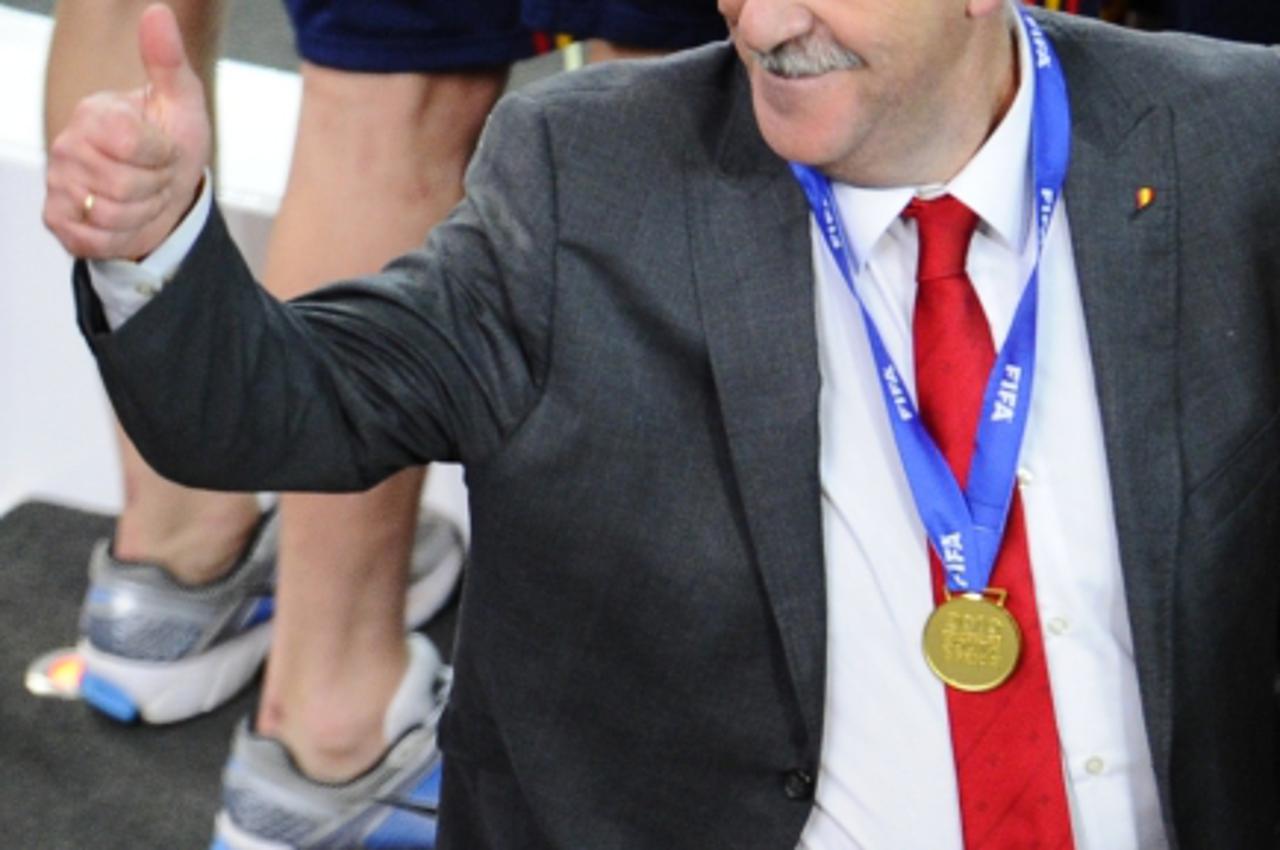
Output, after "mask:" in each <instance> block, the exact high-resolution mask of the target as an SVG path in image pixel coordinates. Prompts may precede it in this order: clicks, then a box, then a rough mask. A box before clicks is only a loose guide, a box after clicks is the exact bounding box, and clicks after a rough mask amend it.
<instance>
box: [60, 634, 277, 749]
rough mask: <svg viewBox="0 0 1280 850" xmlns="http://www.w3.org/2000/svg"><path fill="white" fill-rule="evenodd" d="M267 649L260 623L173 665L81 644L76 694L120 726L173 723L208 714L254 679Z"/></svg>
mask: <svg viewBox="0 0 1280 850" xmlns="http://www.w3.org/2000/svg"><path fill="white" fill-rule="evenodd" d="M270 645H271V624H270V623H263V624H262V625H259V626H256V627H254V628H253V629H251V630H250V631H248V632H245V633H244V634H242V635H238V636H236V637H235V638H233V639H232V640H229V641H227V642H226V643H224V644H221V645H219V646H217V647H215V648H214V649H212V650H210V651H209V652H203V653H201V654H199V655H196V656H193V657H191V658H184V659H180V660H178V661H137V660H134V659H129V658H121V657H120V656H118V655H111V654H109V653H105V652H102V651H101V650H99V649H97V648H95V647H94V646H93V645H92V644H90V643H89V642H88V641H87V640H83V639H82V640H81V641H80V643H79V644H77V646H76V651H77V652H79V653H80V657H81V658H83V659H84V668H85V674H84V680H83V682H82V683H81V695H82V696H83V697H84V700H85V702H87V703H89V704H90V705H91V706H93V707H94V708H96V709H98V710H99V711H101V712H102V713H104V714H106V715H108V716H110V717H113V718H115V719H116V720H119V721H121V722H124V723H132V722H134V721H136V720H142V721H144V722H146V723H155V724H163V723H176V722H178V721H180V720H186V719H188V718H191V717H195V716H196V715H198V714H203V713H205V712H207V711H211V710H213V709H215V708H217V707H218V706H220V705H222V704H223V703H224V702H226V701H227V700H229V699H231V697H233V696H235V694H236V693H237V692H239V691H240V689H241V688H243V687H244V686H245V685H247V684H248V683H249V680H250V679H252V678H253V675H254V673H256V672H257V670H258V667H259V666H260V665H261V664H262V659H264V658H265V657H266V655H267V648H268V647H269V646H270Z"/></svg>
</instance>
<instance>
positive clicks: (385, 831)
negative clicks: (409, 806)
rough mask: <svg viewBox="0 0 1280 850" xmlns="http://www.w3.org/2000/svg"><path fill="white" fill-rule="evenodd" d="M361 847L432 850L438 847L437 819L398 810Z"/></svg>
mask: <svg viewBox="0 0 1280 850" xmlns="http://www.w3.org/2000/svg"><path fill="white" fill-rule="evenodd" d="M360 846H361V848H363V850H411V848H412V850H419V848H421V850H430V848H433V847H435V846H436V821H435V818H433V817H428V816H427V815H422V814H417V813H415V812H406V811H403V810H401V809H397V810H396V811H394V812H392V813H391V815H390V817H388V818H387V819H386V820H385V821H383V822H382V825H381V826H379V827H378V828H377V829H376V830H374V831H373V832H372V833H371V834H370V835H368V836H366V837H365V839H364V841H363V842H362V843H361V845H360Z"/></svg>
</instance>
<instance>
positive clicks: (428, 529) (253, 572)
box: [77, 510, 465, 723]
mask: <svg viewBox="0 0 1280 850" xmlns="http://www.w3.org/2000/svg"><path fill="white" fill-rule="evenodd" d="M278 536H279V520H278V516H277V513H276V511H274V510H272V511H269V512H267V513H265V514H264V515H263V518H262V521H261V522H260V523H259V526H258V528H257V530H256V531H255V532H254V535H253V537H252V539H251V540H250V542H249V544H248V545H247V546H246V547H245V551H244V554H243V555H242V556H241V558H240V560H239V561H237V562H236V564H235V565H234V566H233V567H232V568H231V571H230V572H229V573H228V574H227V575H225V576H223V577H222V578H220V579H218V580H216V581H214V582H210V583H208V584H202V585H195V586H192V585H184V584H181V583H179V582H177V581H175V580H174V579H173V577H172V576H171V575H170V574H169V573H168V572H167V571H166V570H165V569H164V568H163V567H160V566H159V565H156V564H146V563H130V562H126V561H122V560H120V559H118V558H116V557H115V556H114V555H112V554H111V549H110V545H109V542H108V541H106V540H101V541H99V542H98V543H97V545H96V546H95V547H94V550H93V553H92V555H91V556H90V559H89V590H88V592H87V593H86V595H85V602H84V606H83V608H82V610H81V614H80V634H81V638H80V642H79V644H78V645H77V650H78V651H79V653H80V655H81V657H82V658H83V659H84V665H85V674H84V678H83V680H82V682H81V689H80V690H81V696H82V697H83V698H84V700H85V701H86V702H88V703H89V704H90V705H91V706H93V707H94V708H96V709H98V710H99V711H101V712H103V713H104V714H107V715H109V716H111V717H114V718H115V719H117V720H120V721H122V722H126V723H128V722H133V721H135V720H142V721H145V722H147V723H173V722H176V721H179V720H185V719H187V718H190V717H194V716H196V715H198V714H202V713H204V712H207V711H212V710H213V709H215V708H217V707H218V706H220V705H222V704H223V703H225V702H226V701H227V700H229V699H231V697H233V696H235V694H236V693H238V692H239V691H240V690H241V689H242V688H243V687H244V686H245V685H246V684H247V683H248V682H249V680H250V679H252V678H253V676H254V674H255V673H256V672H257V670H258V667H259V666H260V665H261V664H262V661H263V659H264V658H265V657H266V654H267V650H268V648H269V646H270V643H271V622H272V617H273V615H274V613H275V565H276V552H277V549H278ZM464 560H465V549H464V547H463V542H462V535H461V532H460V531H459V530H458V529H457V527H456V526H454V525H453V523H452V522H450V521H449V520H447V519H445V518H443V517H441V516H439V515H438V514H434V513H430V512H427V511H423V512H421V513H420V514H419V521H418V528H417V532H416V537H415V542H414V549H413V553H412V556H411V561H410V575H409V590H408V598H407V602H406V610H405V620H406V625H407V626H408V627H410V628H416V627H417V626H419V625H421V624H423V623H425V622H426V621H428V620H429V619H430V618H431V617H433V616H434V615H435V614H436V613H437V612H438V611H439V610H440V609H441V608H442V607H443V606H444V605H445V603H446V602H448V600H449V598H450V597H451V595H452V593H453V589H454V587H455V586H456V584H457V581H458V576H459V575H460V573H461V571H462V565H463V561H464Z"/></svg>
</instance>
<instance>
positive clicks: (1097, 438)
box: [90, 27, 1167, 850]
mask: <svg viewBox="0 0 1280 850" xmlns="http://www.w3.org/2000/svg"><path fill="white" fill-rule="evenodd" d="M1016 29H1017V30H1018V43H1019V53H1020V64H1021V74H1020V81H1021V82H1020V87H1019V90H1018V93H1017V95H1016V98H1015V100H1014V103H1013V105H1012V106H1011V107H1010V110H1009V112H1008V113H1007V115H1006V116H1005V118H1004V120H1003V121H1002V122H1001V124H1000V126H999V127H998V128H997V130H996V131H995V133H993V134H992V136H991V137H990V138H989V139H988V140H987V142H986V143H985V144H984V146H983V147H982V149H981V150H980V151H979V152H978V154H977V155H976V156H975V157H974V158H973V160H972V161H970V163H969V164H968V165H967V166H966V167H965V169H964V170H963V171H962V172H961V173H960V174H959V175H958V176H957V177H956V178H955V179H954V180H953V181H951V183H949V184H948V185H947V186H946V187H932V190H933V191H939V190H940V189H945V191H947V192H950V193H951V194H953V195H955V196H956V197H957V198H959V199H960V200H961V201H963V202H964V203H965V204H967V205H968V206H969V207H970V208H971V209H973V210H974V211H975V212H976V213H977V214H978V216H979V217H980V224H979V228H978V232H977V234H976V235H975V237H974V240H973V244H972V247H971V249H970V253H969V265H968V269H969V275H970V277H971V278H972V280H973V283H974V287H975V288H976V290H977V293H978V297H979V299H980V300H981V302H982V305H983V308H984V309H985V311H986V314H987V319H988V321H989V322H990V325H991V332H992V338H993V339H994V341H995V343H996V345H997V346H998V345H1000V344H1001V343H1003V341H1004V338H1005V335H1006V333H1007V330H1008V327H1009V324H1010V322H1011V321H1012V317H1013V312H1014V309H1015V307H1016V305H1017V302H1018V299H1019V297H1020V296H1021V293H1022V290H1023V286H1024V284H1025V282H1026V281H1027V278H1028V275H1029V272H1030V269H1031V267H1032V265H1033V263H1034V260H1035V252H1036V244H1035V243H1036V239H1035V236H1034V233H1033V230H1032V215H1033V210H1032V206H1031V203H1030V199H1031V198H1030V193H1031V186H1030V181H1029V179H1028V178H1029V174H1028V170H1029V158H1028V146H1029V137H1030V121H1031V108H1032V103H1031V101H1032V93H1033V87H1034V76H1033V73H1032V70H1031V64H1030V61H1031V60H1030V54H1029V50H1028V46H1027V43H1026V38H1025V36H1024V35H1023V34H1022V31H1021V27H1016ZM208 184H209V181H208V180H207V179H206V181H205V189H204V191H203V194H202V196H201V198H200V200H199V202H198V203H197V204H196V205H195V206H194V207H193V209H192V211H191V213H190V214H189V215H188V217H187V219H186V220H185V221H184V222H183V224H182V225H181V226H180V227H179V229H178V230H177V231H175V233H174V234H173V235H172V236H170V238H169V239H168V240H166V242H165V244H164V245H163V246H162V247H161V248H160V249H159V250H158V251H157V252H156V253H155V254H153V255H151V257H149V258H148V259H147V260H146V261H145V262H144V263H143V264H141V265H139V264H135V263H128V262H107V263H100V262H94V263H90V274H91V279H92V282H93V286H94V288H95V290H96V291H97V293H98V295H99V297H100V298H101V300H102V301H103V304H104V309H105V313H106V316H107V319H108V321H109V323H110V324H111V326H112V327H113V328H114V327H118V326H119V325H120V324H121V323H123V322H124V321H126V320H127V319H128V317H129V316H131V315H132V314H133V313H134V312H136V311H137V310H138V309H140V308H141V306H142V305H143V304H145V303H146V300H147V299H148V298H149V297H150V296H151V295H152V294H154V292H155V291H157V290H158V289H159V287H160V286H162V285H163V281H164V280H165V279H166V278H167V277H168V276H169V275H170V274H172V272H173V271H174V270H175V269H176V268H177V266H178V264H179V262H180V261H181V258H182V257H183V256H185V254H186V252H187V251H188V250H189V249H190V247H191V245H192V244H193V242H194V241H195V238H196V236H197V235H198V233H199V231H200V228H201V227H203V225H204V222H205V220H206V218H207V216H208V212H209V204H210V192H209V187H208ZM835 191H836V197H837V200H838V202H839V204H840V208H841V211H842V213H843V215H844V219H845V224H846V227H847V229H848V234H849V237H850V240H851V242H852V247H853V251H854V255H855V257H857V258H858V260H859V261H860V266H859V273H858V276H857V287H858V292H859V295H860V297H861V298H862V299H863V301H864V303H865V304H866V305H867V309H868V310H869V311H870V312H871V314H872V316H873V318H874V319H875V321H876V324H877V326H878V328H879V329H880V333H881V334H882V336H883V337H884V342H885V345H886V347H887V349H888V351H889V353H890V355H891V356H892V357H893V359H894V361H895V362H896V363H897V364H898V366H899V371H900V372H901V374H902V376H903V378H904V381H905V383H906V384H907V385H908V388H909V391H910V392H912V393H913V394H914V380H913V375H914V369H913V364H912V354H911V312H912V305H913V302H914V299H915V288H916V284H915V271H916V233H915V226H914V224H910V223H907V222H906V221H904V220H903V219H901V218H900V216H899V214H900V213H901V211H902V209H903V207H905V206H906V204H907V202H908V201H909V200H910V199H911V197H912V195H913V194H914V193H915V192H916V191H917V190H916V189H913V188H911V187H908V188H902V189H890V190H869V189H859V188H855V187H852V186H845V185H837V186H836V188H835ZM812 250H813V257H814V267H815V273H816V286H817V293H816V301H817V333H818V352H819V360H820V370H821V374H822V395H821V407H820V423H819V424H820V432H821V439H822V446H821V482H822V520H823V532H824V545H825V552H826V563H825V569H826V579H827V605H828V646H827V702H826V711H825V718H826V723H825V729H824V740H823V748H822V753H821V764H820V765H819V771H818V781H817V790H816V805H815V807H814V811H813V815H812V817H811V818H810V820H809V823H808V825H807V827H806V829H805V831H804V834H803V836H802V837H801V841H800V848H801V850H961V848H962V846H963V844H962V838H961V827H960V813H959V806H958V798H957V790H956V780H955V768H954V765H953V762H952V754H951V741H950V737H949V731H948V723H947V707H946V699H945V695H944V691H943V685H942V684H941V683H940V682H939V681H938V680H937V679H935V678H934V677H933V675H932V674H931V673H930V672H929V669H928V667H927V666H926V664H925V661H924V656H923V653H922V650H921V636H922V633H923V630H924V624H925V619H926V618H927V617H928V615H929V614H930V612H931V611H932V610H933V595H932V590H931V588H930V577H929V564H928V558H927V552H926V548H925V532H924V528H923V526H922V525H921V523H920V520H919V518H918V515H917V511H916V508H915V505H914V503H913V501H912V496H911V493H910V491H909V489H908V485H907V480H906V477H905V475H904V473H903V470H902V465H901V462H900V460H899V456H898V452H897V448H896V446H895V445H894V442H893V436H892V434H891V432H890V429H889V422H888V418H887V414H886V411H885V408H884V402H883V400H882V397H881V395H880V389H879V384H878V383H877V378H876V374H875V368H874V364H873V362H872V359H871V355H870V349H869V347H868V343H867V339H866V332H865V330H864V328H863V324H862V319H861V317H860V315H859V313H858V310H857V306H856V304H855V302H854V300H853V298H852V297H851V296H850V293H849V292H848V290H847V288H846V285H845V283H844V279H843V278H842V277H841V275H840V272H839V270H838V269H837V268H836V266H835V265H834V263H833V261H832V259H831V257H830V255H829V253H828V251H827V248H826V245H825V243H824V242H823V241H822V238H821V235H820V233H819V232H818V230H817V229H816V228H813V229H812ZM1040 278H1041V283H1040V286H1041V292H1040V313H1039V321H1038V334H1039V349H1038V357H1037V362H1036V376H1035V390H1034V392H1035V395H1034V398H1033V399H1032V406H1031V414H1030V417H1029V421H1028V424H1027V430H1026V437H1025V440H1024V443H1023V447H1022V454H1021V469H1020V471H1019V481H1020V485H1019V486H1020V487H1021V492H1022V499H1023V504H1024V506H1025V509H1026V518H1027V531H1028V535H1029V540H1030V553H1031V564H1032V573H1033V577H1034V580H1035V586H1036V596H1037V604H1038V608H1039V611H1040V620H1041V623H1042V624H1043V625H1044V630H1045V631H1044V641H1045V648H1046V653H1047V656H1048V666H1049V673H1050V679H1051V684H1052V689H1053V698H1054V705H1055V708H1056V713H1057V721H1058V728H1059V732H1060V734H1061V738H1062V752H1063V766H1062V767H1063V771H1064V776H1065V778H1066V787H1067V794H1068V799H1069V801H1070V805H1071V815H1072V824H1073V829H1074V832H1075V838H1076V846H1077V848H1078V850H1139V848H1140V850H1162V848H1165V847H1167V841H1166V839H1165V837H1164V833H1163V828H1162V826H1161V821H1160V809H1159V803H1158V800H1157V796H1156V787H1155V777H1154V774H1153V772H1152V767H1151V757H1150V754H1149V752H1148V748H1147V741H1146V736H1145V731H1144V724H1143V720H1142V711H1141V705H1140V704H1139V697H1138V682H1137V673H1136V669H1135V667H1134V663H1133V645H1132V639H1131V635H1130V628H1129V618H1128V613H1127V610H1126V608H1125V596H1124V585H1123V581H1122V578H1121V574H1120V564H1119V553H1118V548H1117V542H1116V532H1115V528H1114V525H1113V520H1112V510H1111V491H1110V484H1109V480H1108V476H1107V467H1106V456H1105V450H1104V445H1103V441H1102V427H1101V420H1100V418H1099V412H1098V402H1097V398H1096V395H1095V390H1094V381H1093V371H1092V368H1091V363H1090V359H1089V349H1088V340H1087V337H1086V329H1085V326H1084V316H1083V311H1082V308H1081V304H1080V296H1079V287H1078V282H1077V280H1076V272H1075V265H1074V261H1073V258H1072V253H1071V239H1070V231H1069V227H1068V222H1067V216H1066V213H1065V211H1064V209H1063V207H1062V205H1061V204H1060V205H1059V207H1058V210H1057V213H1056V214H1055V216H1054V219H1053V223H1052V226H1051V229H1050V233H1049V237H1048V242H1047V244H1046V246H1045V251H1044V260H1043V264H1042V271H1041V276H1040ZM990 696H991V698H992V699H999V691H998V690H997V691H995V692H994V693H992V694H991V695H990Z"/></svg>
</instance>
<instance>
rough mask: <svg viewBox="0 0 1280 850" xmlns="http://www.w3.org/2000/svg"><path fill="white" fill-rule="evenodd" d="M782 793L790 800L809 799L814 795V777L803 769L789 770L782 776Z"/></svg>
mask: <svg viewBox="0 0 1280 850" xmlns="http://www.w3.org/2000/svg"><path fill="white" fill-rule="evenodd" d="M782 793H783V794H786V795H787V799H788V800H808V799H811V798H812V797H813V777H812V776H810V775H809V774H808V773H807V772H805V771H803V770H789V771H787V773H786V775H784V776H783V777H782Z"/></svg>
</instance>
